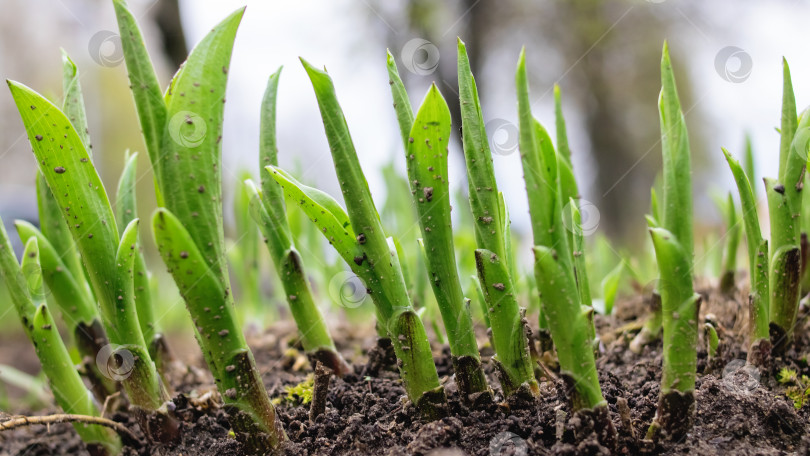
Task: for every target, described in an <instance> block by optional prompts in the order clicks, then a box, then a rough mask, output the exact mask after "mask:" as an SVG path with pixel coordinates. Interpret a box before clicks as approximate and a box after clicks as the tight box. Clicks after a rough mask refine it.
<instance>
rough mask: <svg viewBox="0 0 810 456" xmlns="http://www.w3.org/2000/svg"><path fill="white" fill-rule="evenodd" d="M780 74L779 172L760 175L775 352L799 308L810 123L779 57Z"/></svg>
mask: <svg viewBox="0 0 810 456" xmlns="http://www.w3.org/2000/svg"><path fill="white" fill-rule="evenodd" d="M782 75H783V92H782V125H781V128H780V129H779V133H780V142H779V178H778V179H773V178H765V179H764V180H765V194H766V196H767V198H768V210H769V213H770V219H771V242H770V263H769V264H770V272H769V281H770V292H771V297H770V308H769V311H770V323H771V344H772V345H773V350H774V351H775V352H776V353H783V352H784V351H785V350H786V349H787V347H788V346H790V345H791V340H792V338H793V327H794V324H795V322H796V313H797V312H798V309H799V298H800V294H799V292H800V279H801V247H800V236H801V223H800V222H801V219H800V213H801V202H802V193H801V192H802V188H803V186H804V181H803V178H804V173H805V168H806V167H807V148H808V145H810V144H808V141H807V137H806V136H807V135H806V134H803V133H804V132H805V131H806V130H807V128H808V127H810V116H802V119H801V123H799V120H798V116H797V113H796V100H795V97H794V95H793V84H792V82H791V79H790V68H789V67H788V64H787V61H786V60H784V59H783V61H782ZM797 133H799V134H797ZM794 138H795V139H796V141H795V142H794Z"/></svg>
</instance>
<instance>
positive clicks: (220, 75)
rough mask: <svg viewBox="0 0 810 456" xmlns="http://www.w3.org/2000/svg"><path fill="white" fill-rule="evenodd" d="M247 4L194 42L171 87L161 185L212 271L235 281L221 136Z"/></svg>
mask: <svg viewBox="0 0 810 456" xmlns="http://www.w3.org/2000/svg"><path fill="white" fill-rule="evenodd" d="M243 13H244V8H240V9H239V10H237V11H236V12H234V13H232V14H231V15H230V16H228V17H227V18H225V19H224V20H223V21H222V22H220V23H219V24H218V25H217V26H215V27H214V28H213V29H212V30H211V31H210V32H209V33H208V34H207V35H206V36H205V38H203V40H202V41H201V42H200V43H199V44H197V46H195V47H194V49H193V50H192V51H191V54H189V56H188V59H187V60H186V62H185V63H184V65H183V67H182V70H180V71H179V72H178V73H177V74H176V75H175V77H174V79H173V80H172V83H171V86H170V88H169V90H168V91H167V93H166V96H165V100H166V106H167V115H166V119H167V121H166V125H165V127H164V130H163V137H162V142H161V153H160V157H159V163H153V166H156V167H157V168H159V172H158V173H157V175H158V185H159V186H160V190H161V194H162V196H163V201H164V203H165V206H166V208H167V209H169V210H170V211H171V212H172V213H173V214H174V215H175V216H176V217H177V218H179V219H180V220H182V221H183V224H184V225H185V226H186V228H187V229H188V232H189V234H190V235H191V238H192V239H194V242H195V243H196V244H197V247H198V248H199V249H200V252H202V254H203V255H204V257H205V258H206V259H207V260H208V262H209V263H210V264H212V265H213V266H214V267H213V269H212V272H213V273H214V274H215V275H216V276H217V277H218V278H219V280H220V282H221V283H222V284H223V286H224V287H225V288H228V287H229V279H228V274H227V265H226V261H225V236H224V232H223V218H222V176H221V169H220V168H221V166H222V163H221V161H222V157H221V140H222V119H223V111H224V106H225V105H224V102H225V86H226V83H227V81H228V67H229V65H230V60H231V52H232V50H233V43H234V39H235V37H236V30H237V28H238V27H239V23H240V21H241V20H242V15H243Z"/></svg>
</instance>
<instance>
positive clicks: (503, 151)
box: [485, 119, 520, 155]
mask: <svg viewBox="0 0 810 456" xmlns="http://www.w3.org/2000/svg"><path fill="white" fill-rule="evenodd" d="M485 128H486V130H487V135H488V136H489V147H490V149H491V150H492V153H494V154H497V155H511V154H512V153H513V152H515V151H516V150H518V145H519V143H520V131H519V130H518V127H517V125H515V124H513V123H512V122H509V121H507V120H504V119H492V120H490V121H489V122H487V123H486V126H485Z"/></svg>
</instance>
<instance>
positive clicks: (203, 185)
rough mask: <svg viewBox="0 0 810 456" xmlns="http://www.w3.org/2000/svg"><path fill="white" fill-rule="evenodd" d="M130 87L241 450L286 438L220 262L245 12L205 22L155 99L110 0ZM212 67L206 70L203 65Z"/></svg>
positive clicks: (174, 253) (137, 37) (166, 226)
mask: <svg viewBox="0 0 810 456" xmlns="http://www.w3.org/2000/svg"><path fill="white" fill-rule="evenodd" d="M114 6H115V11H116V16H117V18H118V26H119V30H120V32H121V36H123V37H126V39H123V40H122V45H123V50H124V59H125V61H126V63H127V71H128V73H129V78H130V83H131V87H132V93H133V96H134V99H135V106H136V109H137V111H138V117H139V119H140V121H141V128H142V130H143V134H144V140H145V142H146V145H147V151H148V152H149V158H150V160H151V162H152V169H153V171H154V173H155V180H156V184H157V194H158V202H159V204H162V205H163V206H164V207H163V208H159V209H158V210H157V211H156V212H155V214H154V216H153V218H152V226H153V235H154V237H155V242H156V244H157V245H158V250H159V251H160V254H161V257H162V258H163V261H164V263H166V265H167V266H168V268H169V271H170V272H171V274H172V277H173V278H174V281H175V283H177V285H178V287H179V288H180V292H181V295H182V296H183V298H184V300H185V302H186V308H187V309H188V311H189V313H190V314H191V317H192V320H193V321H194V326H195V334H196V336H197V341H198V343H199V344H200V347H201V348H202V351H203V355H204V358H205V361H206V363H207V364H208V367H209V369H210V370H211V372H212V373H213V375H214V380H215V382H216V384H217V388H218V389H219V391H220V393H221V394H222V396H223V398H224V400H225V404H226V407H227V408H228V409H229V411H230V412H231V413H230V419H231V426H232V428H233V430H234V433H235V434H236V437H237V439H239V440H240V441H242V442H243V444H244V445H245V448H246V451H248V452H250V453H261V452H264V451H266V450H267V448H278V446H279V445H280V443H281V442H282V441H283V440H286V438H287V437H286V434H285V433H284V430H283V429H282V427H281V422H280V421H279V420H278V419H277V417H276V413H275V409H274V408H273V405H272V404H271V403H270V398H269V397H268V395H267V392H266V391H265V389H264V385H263V384H262V380H261V377H260V375H259V372H258V370H257V368H256V362H255V360H254V358H253V354H252V352H251V351H250V348H249V347H248V346H247V342H246V341H245V338H244V335H243V334H242V331H241V329H240V327H239V324H238V322H237V320H236V316H235V312H234V305H233V296H232V293H231V289H230V281H229V278H228V268H227V261H226V258H225V236H224V227H223V217H222V176H221V168H222V166H221V160H222V157H221V144H220V142H221V134H222V119H223V113H224V103H223V101H224V97H225V86H226V84H227V79H228V66H229V65H230V59H231V52H232V49H233V42H234V39H235V37H236V30H237V28H238V27H239V23H240V22H241V19H242V14H243V13H244V9H239V10H237V11H236V12H234V13H232V14H231V15H230V16H228V17H227V18H225V19H224V20H223V21H222V22H220V23H219V24H218V25H217V26H216V27H214V28H213V29H212V30H211V31H210V32H209V33H208V34H207V35H206V36H205V37H204V38H203V40H202V41H201V42H200V43H199V44H197V46H195V48H194V49H193V50H192V51H191V54H189V56H188V59H187V60H186V62H185V64H184V65H183V67H182V69H181V70H180V71H179V72H178V73H177V74H175V76H174V79H173V80H172V81H171V83H170V85H169V89H168V90H167V91H166V95H165V98H164V97H160V96H158V97H157V98H156V97H155V95H156V94H157V95H159V93H160V92H159V88H158V86H157V79H156V78H155V76H154V70H153V68H152V64H151V61H150V60H149V55H148V53H147V51H146V48H145V45H144V42H143V39H142V38H141V33H140V31H139V30H138V26H137V24H136V22H135V19H134V17H133V16H132V13H131V12H130V11H129V10H128V9H127V7H126V5H125V4H124V2H123V1H122V0H115V1H114ZM215 68H216V69H219V71H212V69H215Z"/></svg>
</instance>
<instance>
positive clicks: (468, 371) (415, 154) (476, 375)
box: [392, 85, 489, 397]
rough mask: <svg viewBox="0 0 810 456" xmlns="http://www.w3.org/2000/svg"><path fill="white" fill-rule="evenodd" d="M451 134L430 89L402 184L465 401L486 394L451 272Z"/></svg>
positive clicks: (440, 101) (443, 107)
mask: <svg viewBox="0 0 810 456" xmlns="http://www.w3.org/2000/svg"><path fill="white" fill-rule="evenodd" d="M392 87H393V86H392ZM451 133H452V128H451V122H450V108H449V107H448V106H447V102H446V101H445V100H444V98H443V97H442V95H441V93H439V90H438V89H437V88H436V86H435V85H431V87H430V89H429V90H428V93H427V95H426V96H425V99H424V101H423V102H422V106H421V107H420V108H419V112H418V113H417V115H416V119H415V121H414V123H413V127H412V128H411V131H410V134H409V139H408V148H407V155H406V160H407V168H408V181H409V182H410V184H411V195H412V197H413V202H414V205H415V206H416V209H417V212H418V214H419V226H420V229H421V232H422V243H423V246H424V253H425V256H424V258H425V263H426V265H427V273H428V274H429V278H430V284H431V286H432V287H433V294H434V296H435V297H436V302H437V303H438V305H439V311H440V312H441V314H442V321H443V322H444V327H445V329H446V331H447V338H448V339H449V341H450V351H451V353H452V355H453V368H454V371H455V374H456V382H457V383H458V385H459V390H460V391H461V392H462V393H463V395H464V397H469V396H470V395H471V394H475V393H484V392H488V391H489V386H488V385H487V382H486V378H485V377H484V371H483V369H482V366H481V357H480V355H479V354H478V344H477V342H476V340H475V329H474V328H473V323H472V315H471V313H470V307H469V304H468V300H467V299H466V298H465V297H464V292H463V291H462V289H461V281H460V280H459V276H458V270H457V268H456V255H455V249H454V244H453V231H452V221H451V219H450V186H449V182H448V170H447V154H448V142H449V140H450V135H451Z"/></svg>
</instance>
